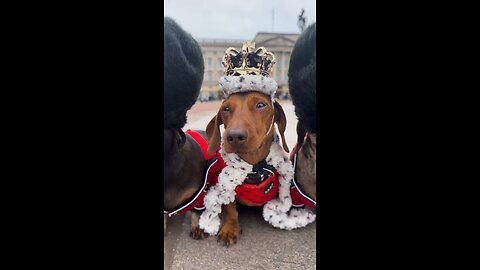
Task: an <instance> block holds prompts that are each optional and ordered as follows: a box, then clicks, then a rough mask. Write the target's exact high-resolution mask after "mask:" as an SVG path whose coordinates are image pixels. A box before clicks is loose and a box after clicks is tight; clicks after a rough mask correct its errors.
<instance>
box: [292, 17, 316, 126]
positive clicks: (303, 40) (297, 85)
mask: <svg viewBox="0 0 480 270" xmlns="http://www.w3.org/2000/svg"><path fill="white" fill-rule="evenodd" d="M316 37H317V27H316V23H314V24H312V25H310V26H309V27H308V28H307V29H306V30H305V31H304V32H303V33H302V34H301V35H300V37H299V38H298V40H297V42H296V43H295V47H294V48H293V51H292V56H291V58H290V67H289V69H288V85H289V88H290V89H289V92H290V95H291V97H292V101H293V105H295V113H296V114H297V117H298V120H299V121H301V122H302V123H303V125H304V127H305V129H306V130H307V131H308V132H311V133H317V121H316V120H317V118H316V114H317V101H316V97H317V79H316V72H317V48H316V45H317V42H316Z"/></svg>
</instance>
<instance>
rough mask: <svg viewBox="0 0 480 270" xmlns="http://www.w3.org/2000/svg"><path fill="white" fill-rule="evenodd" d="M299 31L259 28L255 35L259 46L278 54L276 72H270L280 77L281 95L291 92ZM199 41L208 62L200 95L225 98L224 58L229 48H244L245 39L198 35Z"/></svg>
mask: <svg viewBox="0 0 480 270" xmlns="http://www.w3.org/2000/svg"><path fill="white" fill-rule="evenodd" d="M299 35H300V34H284V33H267V32H259V33H257V34H256V35H255V37H254V39H253V41H254V42H255V47H256V48H258V47H265V48H266V49H267V50H268V51H269V52H272V53H273V54H275V58H276V64H275V65H274V66H273V73H272V74H270V75H269V76H270V77H272V78H274V79H275V80H276V81H277V83H278V90H277V96H278V97H280V98H282V97H285V96H286V95H288V66H289V63H290V54H291V53H292V50H293V46H294V45H295V42H296V40H297V38H298V37H299ZM197 41H198V43H199V45H200V48H201V49H202V53H203V59H204V62H205V74H204V78H203V84H202V88H201V89H200V97H199V99H204V100H205V99H208V97H210V98H214V99H218V98H221V97H222V94H221V93H222V92H221V89H220V87H219V85H218V81H219V80H220V77H221V76H223V65H222V58H223V55H224V54H225V50H226V49H227V48H229V47H233V48H235V49H237V50H240V49H241V48H242V45H243V42H244V41H245V40H221V39H198V40H197Z"/></svg>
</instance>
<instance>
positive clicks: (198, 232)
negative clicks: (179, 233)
mask: <svg viewBox="0 0 480 270" xmlns="http://www.w3.org/2000/svg"><path fill="white" fill-rule="evenodd" d="M190 236H191V237H192V238H193V239H195V240H203V239H205V238H206V237H207V235H206V234H205V232H204V231H203V230H202V229H200V227H198V226H196V227H192V231H191V232H190Z"/></svg>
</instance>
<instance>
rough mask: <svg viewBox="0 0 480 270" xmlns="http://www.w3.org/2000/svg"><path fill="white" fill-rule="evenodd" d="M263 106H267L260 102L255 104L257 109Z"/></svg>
mask: <svg viewBox="0 0 480 270" xmlns="http://www.w3.org/2000/svg"><path fill="white" fill-rule="evenodd" d="M265 106H267V105H265V103H262V102H259V103H257V109H261V108H263V107H265Z"/></svg>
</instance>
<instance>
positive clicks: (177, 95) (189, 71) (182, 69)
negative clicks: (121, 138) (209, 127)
mask: <svg viewBox="0 0 480 270" xmlns="http://www.w3.org/2000/svg"><path fill="white" fill-rule="evenodd" d="M163 24H164V25H163V28H164V34H163V44H164V47H163V78H164V83H163V87H164V92H163V98H164V99H163V104H164V110H163V120H164V124H163V128H164V129H165V128H182V127H183V126H184V125H185V123H186V122H187V111H188V110H189V109H190V108H191V107H192V106H193V104H195V102H196V100H197V98H198V95H199V93H200V87H201V85H202V81H203V72H204V64H203V57H202V51H201V49H200V46H199V45H198V43H197V41H196V40H195V39H194V38H193V37H192V36H191V35H190V34H188V33H186V32H185V31H184V30H183V29H182V28H181V27H180V26H179V25H178V24H177V23H176V22H175V21H174V20H173V19H171V18H169V17H164V20H163Z"/></svg>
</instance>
